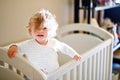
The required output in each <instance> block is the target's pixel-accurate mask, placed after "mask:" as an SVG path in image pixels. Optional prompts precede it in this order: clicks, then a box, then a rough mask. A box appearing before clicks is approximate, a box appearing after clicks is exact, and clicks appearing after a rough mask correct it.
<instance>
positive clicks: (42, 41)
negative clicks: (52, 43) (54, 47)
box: [36, 40, 48, 46]
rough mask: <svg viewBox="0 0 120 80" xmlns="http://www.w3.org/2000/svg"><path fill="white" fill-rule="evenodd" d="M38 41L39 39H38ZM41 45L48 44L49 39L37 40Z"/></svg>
mask: <svg viewBox="0 0 120 80" xmlns="http://www.w3.org/2000/svg"><path fill="white" fill-rule="evenodd" d="M36 41H37V40H36ZM37 42H38V43H39V44H40V45H43V46H45V45H47V43H48V40H41V41H37Z"/></svg>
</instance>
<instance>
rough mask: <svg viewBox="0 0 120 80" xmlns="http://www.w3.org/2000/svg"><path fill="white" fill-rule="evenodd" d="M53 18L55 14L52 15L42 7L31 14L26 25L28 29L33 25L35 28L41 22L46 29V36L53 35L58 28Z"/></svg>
mask: <svg viewBox="0 0 120 80" xmlns="http://www.w3.org/2000/svg"><path fill="white" fill-rule="evenodd" d="M55 18H56V17H55V15H52V13H50V12H49V11H48V10H45V9H42V10H40V11H38V12H37V13H35V14H34V15H33V16H31V18H30V20H29V24H28V26H27V27H28V28H29V29H30V28H31V27H32V25H34V26H35V29H37V27H38V26H37V25H41V24H43V25H44V26H43V27H46V28H47V29H48V37H55V36H56V30H57V28H58V23H57V21H56V19H55Z"/></svg>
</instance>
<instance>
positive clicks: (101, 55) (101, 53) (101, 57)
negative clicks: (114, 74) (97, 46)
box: [99, 49, 103, 80]
mask: <svg viewBox="0 0 120 80" xmlns="http://www.w3.org/2000/svg"><path fill="white" fill-rule="evenodd" d="M102 74H103V49H102V50H100V75H99V79H100V80H102V77H103V76H102Z"/></svg>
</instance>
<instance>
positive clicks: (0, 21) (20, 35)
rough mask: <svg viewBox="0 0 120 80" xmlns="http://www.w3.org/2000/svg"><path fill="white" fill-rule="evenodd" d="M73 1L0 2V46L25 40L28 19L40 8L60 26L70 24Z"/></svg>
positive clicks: (34, 0)
mask: <svg viewBox="0 0 120 80" xmlns="http://www.w3.org/2000/svg"><path fill="white" fill-rule="evenodd" d="M72 5H73V0H0V46H2V45H5V44H7V43H11V42H15V41H18V40H22V39H25V38H27V36H28V33H27V30H26V26H27V24H28V21H29V18H30V16H31V15H32V14H34V13H35V12H36V11H38V10H40V9H41V8H45V9H48V10H49V11H51V12H52V13H54V14H55V15H56V19H57V21H58V23H59V25H60V26H62V25H64V24H68V23H70V22H72V15H73V7H72Z"/></svg>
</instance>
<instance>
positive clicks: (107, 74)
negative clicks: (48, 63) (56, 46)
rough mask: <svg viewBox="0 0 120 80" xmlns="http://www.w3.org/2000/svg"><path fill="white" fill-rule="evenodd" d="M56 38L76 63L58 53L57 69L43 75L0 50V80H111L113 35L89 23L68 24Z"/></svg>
mask: <svg viewBox="0 0 120 80" xmlns="http://www.w3.org/2000/svg"><path fill="white" fill-rule="evenodd" d="M57 38H58V39H59V40H61V41H63V42H65V43H67V44H69V45H70V46H71V47H73V48H74V49H75V50H76V51H77V52H78V53H79V54H80V55H81V56H82V59H81V60H80V61H75V60H73V59H71V58H70V57H68V56H66V55H64V54H59V53H58V55H59V62H60V67H59V68H58V69H57V70H55V71H54V72H51V73H50V74H48V75H47V76H45V75H43V74H42V72H41V71H40V70H37V69H36V68H35V67H34V66H33V65H32V64H30V62H29V61H28V60H27V59H25V58H24V57H23V56H20V55H17V56H16V57H15V58H13V59H9V58H8V56H7V54H6V53H7V47H0V80H25V79H29V80H112V58H113V53H112V52H113V51H112V49H113V44H112V43H113V36H112V35H111V34H110V33H108V32H107V31H105V30H103V29H101V28H99V27H94V26H92V25H90V24H82V23H76V24H69V25H65V26H62V27H61V28H59V29H58V36H57Z"/></svg>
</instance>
